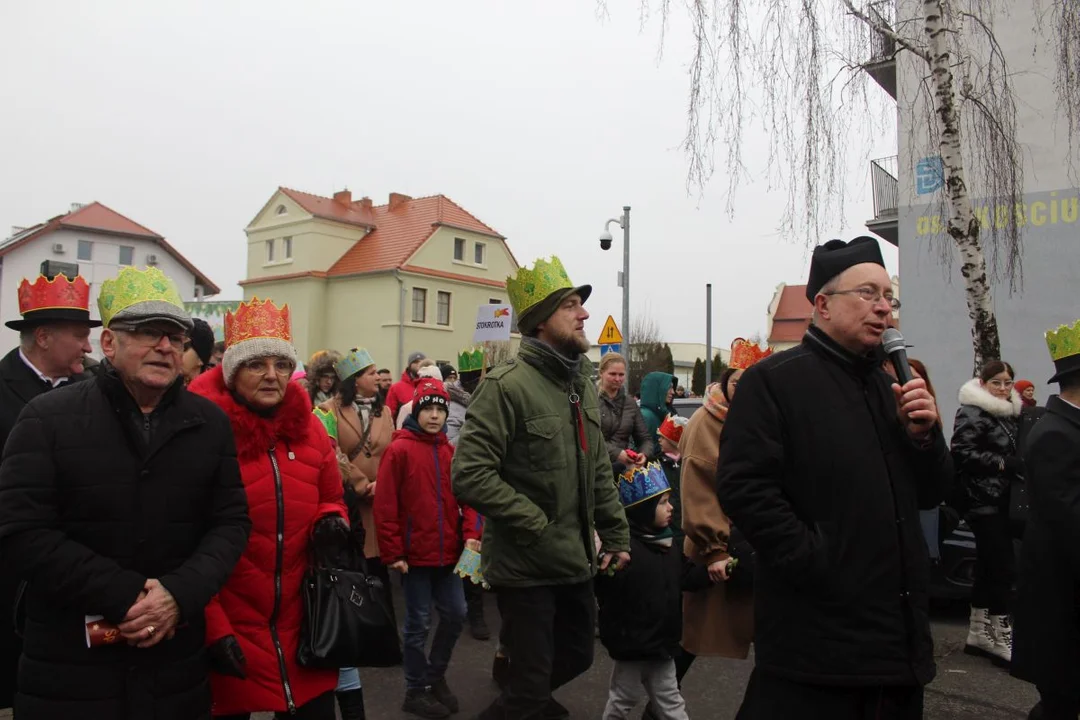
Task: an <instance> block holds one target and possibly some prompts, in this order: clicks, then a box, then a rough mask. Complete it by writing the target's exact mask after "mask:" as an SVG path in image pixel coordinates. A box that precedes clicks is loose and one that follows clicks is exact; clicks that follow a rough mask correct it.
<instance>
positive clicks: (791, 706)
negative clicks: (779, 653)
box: [736, 668, 923, 720]
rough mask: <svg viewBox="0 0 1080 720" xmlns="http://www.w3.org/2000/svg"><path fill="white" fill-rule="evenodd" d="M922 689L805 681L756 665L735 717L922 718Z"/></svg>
mask: <svg viewBox="0 0 1080 720" xmlns="http://www.w3.org/2000/svg"><path fill="white" fill-rule="evenodd" d="M922 716H923V689H922V687H921V686H917V685H912V686H901V687H831V686H824V685H805V684H803V683H797V682H794V681H792V680H787V679H785V678H781V677H777V676H776V675H772V674H769V673H766V672H763V671H762V670H760V669H758V668H754V672H753V673H752V674H751V675H750V682H749V683H747V685H746V695H745V696H744V697H743V704H742V707H741V708H740V709H739V714H738V715H736V720H786V718H798V719H799V720H921V719H922Z"/></svg>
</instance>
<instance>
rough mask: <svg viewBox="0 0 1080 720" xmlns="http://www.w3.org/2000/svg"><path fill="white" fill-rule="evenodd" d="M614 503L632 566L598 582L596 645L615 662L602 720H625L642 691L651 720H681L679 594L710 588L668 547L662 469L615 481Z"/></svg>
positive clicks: (656, 466) (653, 466) (670, 536)
mask: <svg viewBox="0 0 1080 720" xmlns="http://www.w3.org/2000/svg"><path fill="white" fill-rule="evenodd" d="M619 499H620V500H621V501H622V504H623V507H624V508H625V509H626V519H627V520H628V521H629V523H630V554H631V557H633V558H634V561H633V562H632V563H631V564H630V565H629V566H628V567H627V568H625V569H622V570H619V571H617V572H611V573H606V574H601V575H599V576H597V579H596V596H597V599H598V601H599V603H600V641H601V642H602V643H603V644H604V647H605V648H606V649H607V651H608V654H609V655H611V659H612V660H614V661H615V666H614V668H613V669H612V671H611V685H610V689H609V693H608V702H607V706H606V707H605V708H604V715H603V717H604V720H621V719H622V718H628V717H630V712H631V711H632V710H633V709H634V706H635V705H636V704H637V702H638V700H639V699H640V698H641V695H642V694H643V693H642V690H643V689H644V694H645V695H647V696H648V700H649V706H650V709H651V711H652V713H653V715H652V717H655V718H666V719H668V720H685V719H686V717H687V715H686V704H685V702H684V701H683V697H682V694H681V693H680V692H679V687H678V683H677V682H676V680H675V661H674V658H675V656H676V655H677V654H678V653H679V652H680V649H679V640H680V639H681V638H682V594H683V591H684V590H686V591H696V590H701V589H704V588H706V587H708V586H709V584H710V583H709V579H708V573H707V572H703V571H702V570H703V569H701V568H695V567H694V566H692V565H691V564H690V563H687V562H685V561H684V559H683V555H682V552H681V551H680V549H679V548H678V546H677V545H676V544H675V543H674V533H673V531H672V528H671V522H672V515H673V510H672V506H671V486H670V485H669V484H668V479H667V477H666V476H665V474H664V469H663V468H662V467H661V466H660V463H658V462H652V463H650V464H649V465H647V466H646V467H644V468H634V469H631V470H629V471H628V472H626V473H624V474H623V475H622V476H620V478H619Z"/></svg>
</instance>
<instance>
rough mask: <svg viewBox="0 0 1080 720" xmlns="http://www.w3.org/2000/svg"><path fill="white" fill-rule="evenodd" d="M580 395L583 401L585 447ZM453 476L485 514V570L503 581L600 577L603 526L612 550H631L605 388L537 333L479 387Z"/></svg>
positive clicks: (458, 491)
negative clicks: (607, 427)
mask: <svg viewBox="0 0 1080 720" xmlns="http://www.w3.org/2000/svg"><path fill="white" fill-rule="evenodd" d="M572 397H579V398H580V402H581V420H582V426H583V429H584V436H585V442H584V445H585V447H584V448H583V447H582V443H581V440H580V436H579V428H578V425H577V422H576V418H575V415H576V413H575V412H574V411H573V406H572V404H571V399H572ZM452 477H453V485H454V495H455V496H456V497H457V499H458V500H459V501H460V502H462V503H465V504H467V505H469V506H471V507H473V508H475V509H476V511H477V512H479V513H481V514H482V515H483V516H484V518H485V526H484V540H483V552H482V556H483V561H482V569H483V573H484V578H485V579H486V580H487V581H488V582H489V583H491V585H492V586H494V587H500V586H503V587H531V586H538V585H569V584H574V583H581V582H585V581H587V580H590V579H591V578H592V577H593V576H594V575H595V573H596V564H597V558H596V546H595V544H594V542H593V531H594V530H595V531H596V532H597V533H598V534H599V535H600V540H601V543H602V547H603V549H604V550H605V551H607V552H618V551H628V550H629V549H630V532H629V527H628V526H627V523H626V515H625V513H624V512H623V508H622V504H621V503H620V502H619V494H618V491H617V490H616V488H615V484H614V482H613V479H612V474H611V459H610V457H608V452H607V446H606V445H605V444H604V436H603V434H602V433H601V432H600V410H599V407H598V402H597V395H596V388H595V387H594V385H593V383H592V382H591V380H590V378H589V376H588V375H587V374H586V373H585V372H584V371H582V370H580V369H572V368H571V366H569V365H568V364H567V362H566V360H565V359H564V358H562V357H560V356H559V355H558V354H557V353H556V352H555V351H554V350H552V349H551V348H550V347H548V346H547V345H544V344H543V343H541V342H539V341H537V340H533V339H531V338H526V339H525V340H524V341H523V342H522V344H521V349H520V350H519V351H518V356H517V358H516V359H514V360H511V361H509V362H508V363H507V364H505V365H502V366H500V367H498V368H496V369H494V370H492V371H491V372H490V373H488V375H487V377H486V378H485V379H484V381H483V382H481V383H480V386H479V388H478V389H477V391H476V393H475V394H473V396H472V401H471V402H470V403H469V409H468V411H467V412H466V414H465V425H464V427H463V428H462V431H461V436H460V438H459V439H458V444H457V448H456V450H455V452H454V464H453V470H452Z"/></svg>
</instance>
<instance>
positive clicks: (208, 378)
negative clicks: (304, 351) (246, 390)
mask: <svg viewBox="0 0 1080 720" xmlns="http://www.w3.org/2000/svg"><path fill="white" fill-rule="evenodd" d="M188 390H189V391H190V392H193V393H195V394H196V395H202V396H203V397H205V398H206V399H208V400H210V401H211V402H213V403H214V404H215V405H217V406H218V407H220V408H221V409H222V410H224V411H225V414H226V415H228V416H229V423H230V424H231V425H232V429H233V435H234V436H235V437H236V454H237V456H238V457H239V458H240V459H241V460H246V459H250V458H252V457H255V456H257V455H261V454H262V453H265V452H266V451H267V450H268V449H269V448H270V447H272V446H273V445H275V444H277V443H278V442H279V441H280V442H282V443H285V444H294V445H299V444H300V443H302V442H304V441H305V440H307V436H308V433H309V432H310V431H311V399H310V398H309V397H308V394H307V392H305V390H304V388H302V387H301V386H300V384H299V383H296V382H289V384H288V385H287V386H286V387H285V399H284V400H282V402H281V405H279V406H278V408H277V412H275V413H274V414H273V415H270V416H267V417H263V416H261V415H257V414H256V413H255V412H253V411H252V410H250V409H249V408H247V407H245V406H244V405H241V404H240V402H239V401H238V400H237V399H236V398H235V397H234V396H233V394H232V392H231V391H230V390H229V389H228V388H227V387H225V377H224V375H223V374H222V370H221V366H220V365H219V366H217V367H216V368H214V369H213V370H210V371H209V372H205V373H203V374H202V375H200V376H199V377H197V378H196V379H195V381H194V382H193V383H191V385H190V386H188Z"/></svg>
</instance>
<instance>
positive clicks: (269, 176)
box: [0, 0, 896, 345]
mask: <svg viewBox="0 0 1080 720" xmlns="http://www.w3.org/2000/svg"><path fill="white" fill-rule="evenodd" d="M608 4H609V17H608V18H606V19H605V18H598V17H597V13H596V6H595V2H594V0H515V1H514V2H507V1H506V0H453V1H450V0H430V1H429V0H417V1H414V2H400V1H391V0H377V1H376V0H337V1H333V2H331V1H330V0H326V1H321V0H320V1H316V0H305V2H302V3H301V2H271V1H269V0H258V1H255V0H245V1H241V0H227V1H225V2H222V1H221V0H215V1H213V2H206V1H201V0H184V2H171V3H165V2H145V1H144V0H137V1H136V0H132V1H130V2H122V1H120V0H96V1H94V2H82V1H77V0H70V1H68V2H55V1H53V0H34V2H4V3H0V28H4V31H5V32H4V34H3V42H2V43H0V103H2V106H0V236H6V235H7V234H8V231H9V227H10V226H11V225H31V224H34V223H37V222H41V221H43V220H45V219H47V218H49V217H52V216H54V215H57V214H61V213H63V212H65V211H66V209H67V208H68V206H69V204H70V203H72V202H83V203H86V202H91V201H94V200H97V201H100V202H102V203H104V204H106V205H108V206H110V207H112V208H113V209H115V210H117V211H118V212H121V213H123V214H125V215H128V216H129V217H131V218H132V219H134V220H135V221H137V222H139V223H141V224H143V225H146V226H147V227H149V228H151V229H152V230H155V231H156V232H159V233H161V234H162V235H164V236H165V237H166V238H168V240H169V241H170V242H172V243H173V244H175V245H176V246H177V247H178V248H179V249H180V250H181V251H182V252H183V253H184V254H185V255H187V257H188V258H189V259H191V261H192V262H194V263H195V264H196V265H197V266H198V267H199V268H200V269H201V270H203V271H204V272H205V273H207V274H208V275H209V276H210V277H211V278H212V279H213V280H214V281H215V282H216V283H217V284H219V285H220V286H221V287H222V290H223V292H222V295H221V296H220V297H221V298H238V297H241V292H240V288H239V287H238V286H237V285H236V282H237V281H238V280H240V279H242V278H243V276H244V272H245V236H244V232H243V229H244V227H245V226H246V225H247V223H248V222H249V221H250V220H251V218H252V217H253V216H254V215H255V213H256V212H257V211H258V210H259V209H260V208H261V207H262V205H263V204H264V203H265V202H266V201H267V200H268V199H269V197H270V195H271V193H273V191H274V190H275V188H277V187H278V186H279V185H284V186H288V187H292V188H296V189H299V190H304V191H307V192H312V193H317V194H321V195H331V194H333V192H334V191H335V190H338V189H341V188H343V187H346V186H347V187H348V188H349V189H350V190H352V192H353V196H354V197H359V196H361V195H369V196H370V197H372V198H373V199H374V200H375V201H376V202H377V203H378V202H385V199H386V196H387V194H388V193H390V192H392V191H395V192H402V193H406V194H409V195H412V196H414V197H419V196H422V195H431V194H436V193H443V194H445V195H447V196H449V197H450V198H452V199H454V200H455V201H456V202H458V203H459V204H461V205H462V206H464V207H465V208H466V209H468V210H469V211H470V212H472V213H473V214H475V215H477V216H478V217H479V218H481V219H482V220H483V221H484V222H486V223H488V224H489V225H491V226H492V227H494V228H495V229H496V230H498V231H499V232H501V233H502V234H504V235H506V236H507V238H508V241H509V243H510V247H511V249H512V250H513V252H514V254H515V255H516V257H517V258H518V260H519V261H520V262H522V263H529V264H531V262H532V260H533V259H534V258H536V257H538V256H540V255H547V254H550V253H556V254H558V255H559V256H560V257H561V258H562V259H563V261H564V262H565V264H566V266H567V268H568V270H569V271H570V274H571V278H572V280H573V281H574V282H575V283H584V282H590V283H592V284H593V285H594V287H595V292H594V295H593V298H592V300H590V301H589V304H588V309H589V310H590V311H591V312H592V314H593V318H592V320H591V321H590V324H589V327H588V328H587V330H588V333H589V335H590V338H591V339H595V337H594V336H596V335H598V334H599V332H600V327H601V325H602V324H603V321H604V319H605V318H606V316H607V315H608V314H612V315H614V316H615V317H616V319H619V315H620V312H621V311H620V307H621V306H620V302H621V300H620V298H621V291H620V289H619V288H618V287H617V286H616V272H617V270H619V269H620V268H621V262H622V255H621V244H620V243H619V242H618V240H617V242H616V245H615V247H614V248H613V249H612V250H611V251H609V252H606V253H605V252H602V251H601V250H600V248H599V243H598V236H599V233H600V232H601V230H602V228H603V223H604V221H605V220H606V219H608V218H610V217H615V216H617V215H618V214H620V213H621V208H622V206H623V205H624V204H629V205H631V206H632V207H633V210H632V221H633V222H632V227H633V237H632V241H631V247H632V253H631V265H632V271H631V313H632V314H633V313H635V312H641V311H647V312H648V313H649V314H650V315H652V317H653V318H654V319H655V320H656V321H657V323H658V324H659V326H660V328H661V331H662V334H663V337H664V339H665V340H668V341H671V342H704V339H705V283H707V282H712V283H713V287H714V327H713V330H714V343H715V344H717V345H726V344H728V343H729V342H730V340H731V339H732V338H733V337H735V336H738V335H751V334H753V333H755V332H764V329H765V323H766V316H765V312H766V306H767V304H768V302H769V300H770V298H771V297H772V294H773V291H774V289H775V286H776V285H777V283H780V282H785V281H786V282H791V283H798V282H802V281H803V280H804V279H805V276H806V269H807V267H808V262H809V253H808V251H807V249H806V248H805V247H804V245H803V244H802V242H801V240H800V239H798V238H785V237H780V236H779V235H778V234H777V232H776V227H777V224H778V220H779V217H780V215H781V212H782V210H783V202H784V200H783V197H782V196H781V195H780V194H779V193H774V194H770V193H769V192H768V191H767V187H766V183H765V182H764V181H763V180H760V179H759V180H757V181H754V182H750V183H747V184H745V185H744V186H743V188H742V190H741V191H740V192H739V194H738V195H737V196H736V198H735V199H736V206H737V211H736V215H735V217H734V218H729V217H728V215H727V214H726V212H725V198H724V196H723V189H724V188H725V187H726V182H725V181H724V178H723V177H717V178H716V179H715V180H714V181H713V182H712V184H710V185H709V186H708V187H706V188H705V191H704V193H703V194H701V195H700V196H699V194H698V193H697V192H694V193H692V194H690V195H688V193H687V190H686V185H685V177H686V170H687V161H686V158H685V156H684V155H683V154H682V152H681V151H680V150H679V143H680V141H681V139H682V137H683V135H684V131H685V107H686V104H687V79H686V62H687V59H688V54H689V50H690V48H689V34H688V32H687V27H686V24H685V23H684V22H683V21H682V19H681V18H676V19H675V22H674V25H673V27H671V28H670V30H669V32H668V36H667V37H668V40H667V44H666V46H665V48H664V55H663V58H662V59H661V60H660V61H659V62H658V60H657V49H658V29H657V26H656V25H651V26H647V27H646V28H645V29H644V30H642V29H641V28H640V27H639V21H638V3H637V2H636V0H634V1H632V0H609V3H608ZM673 7H681V5H680V4H679V3H673ZM875 92H876V90H875ZM882 97H883V98H884V95H882ZM746 142H747V146H746V151H745V155H746V158H747V162H748V169H749V170H750V172H751V173H753V174H754V175H755V177H756V178H761V176H762V174H763V172H764V159H765V156H766V152H767V148H768V145H767V139H766V138H765V136H764V135H763V134H761V132H760V131H759V130H757V129H753V130H752V131H751V132H749V133H747V135H746ZM895 151H896V146H895V135H894V134H893V135H890V136H885V137H882V138H880V139H879V141H878V142H876V143H875V144H874V146H873V147H869V148H863V147H858V148H853V149H852V150H851V154H852V156H853V157H855V158H857V159H858V158H862V157H864V155H865V154H866V153H869V154H870V156H872V157H878V156H883V155H890V154H894V153H895ZM720 172H721V173H722V172H723V170H722V168H721V169H720ZM849 190H850V193H851V198H852V201H851V202H849V204H848V207H847V217H846V218H843V219H840V220H838V221H837V223H836V225H837V227H836V228H835V232H834V233H832V234H831V236H834V237H835V236H839V237H844V238H850V237H852V236H854V235H856V234H860V233H865V228H864V226H863V222H864V221H865V220H866V219H868V218H869V217H870V216H871V215H872V200H871V197H870V184H869V168H868V166H867V165H866V164H865V163H863V162H861V161H858V162H853V163H852V168H851V172H850V183H849ZM612 229H613V231H614V233H615V234H616V238H617V239H618V238H619V235H618V233H619V231H618V228H617V227H614V226H613V228H612ZM826 239H827V238H826ZM886 258H887V263H888V264H889V267H890V271H891V272H895V271H896V253H895V251H894V250H892V249H891V248H889V249H887V250H886ZM294 322H300V319H299V318H297V319H295V320H294ZM359 341H360V342H362V339H361V340H359Z"/></svg>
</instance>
